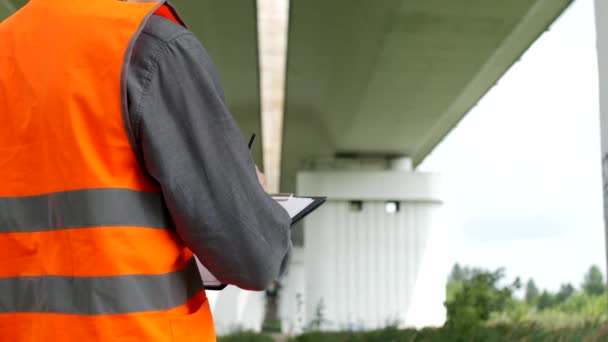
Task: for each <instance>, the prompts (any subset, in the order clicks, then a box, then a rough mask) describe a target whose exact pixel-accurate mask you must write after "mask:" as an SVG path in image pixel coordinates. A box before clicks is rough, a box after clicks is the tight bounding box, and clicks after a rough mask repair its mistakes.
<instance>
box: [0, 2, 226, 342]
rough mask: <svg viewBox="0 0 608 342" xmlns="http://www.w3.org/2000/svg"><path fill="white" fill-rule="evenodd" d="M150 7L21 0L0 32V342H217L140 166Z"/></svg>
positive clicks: (184, 257) (195, 277)
mask: <svg viewBox="0 0 608 342" xmlns="http://www.w3.org/2000/svg"><path fill="white" fill-rule="evenodd" d="M155 12H156V13H157V14H159V15H163V16H165V17H168V18H169V19H171V20H173V21H174V22H178V23H179V22H180V21H179V20H178V19H177V17H176V16H175V15H174V14H173V12H172V11H171V10H170V9H169V8H168V7H166V5H165V4H164V3H163V2H160V3H130V2H121V1H117V0H86V1H80V0H53V1H49V0H31V1H30V2H29V3H28V4H27V5H25V6H24V7H23V8H22V9H21V10H20V11H18V12H17V13H15V14H14V15H13V16H11V17H9V18H8V19H6V20H5V21H4V22H2V23H0V340H1V341H28V342H29V341H184V342H188V341H215V333H214V330H213V321H212V317H211V311H210V308H209V304H208V301H207V299H206V296H205V291H204V289H203V285H202V282H201V279H200V276H199V274H198V270H197V268H196V264H195V263H194V259H193V255H192V252H190V251H189V249H188V248H187V247H186V246H184V244H183V243H182V242H181V240H180V239H179V238H178V237H177V235H176V234H175V232H174V230H173V229H172V227H171V222H170V219H169V218H168V217H167V214H166V212H165V209H164V205H163V201H162V196H161V195H160V190H159V188H158V186H157V185H156V184H155V183H154V182H153V181H151V180H150V179H149V178H147V177H146V176H145V175H144V173H143V172H142V170H141V169H140V165H139V163H138V161H137V158H136V156H135V153H134V148H135V147H134V146H133V143H132V142H131V141H130V138H129V135H128V133H127V132H128V130H129V129H130V127H129V125H130V123H129V120H128V119H127V117H126V110H127V104H126V75H127V73H126V72H127V71H126V68H127V67H128V61H129V58H130V55H131V48H132V46H133V44H134V41H135V39H136V37H137V35H138V34H139V32H140V31H141V29H142V27H143V25H144V24H145V22H146V20H147V19H148V18H149V16H150V15H152V14H153V13H155Z"/></svg>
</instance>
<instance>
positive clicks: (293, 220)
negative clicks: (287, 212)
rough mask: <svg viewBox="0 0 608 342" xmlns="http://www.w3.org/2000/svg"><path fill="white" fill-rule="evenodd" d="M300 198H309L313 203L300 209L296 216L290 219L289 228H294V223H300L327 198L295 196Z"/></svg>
mask: <svg viewBox="0 0 608 342" xmlns="http://www.w3.org/2000/svg"><path fill="white" fill-rule="evenodd" d="M297 197H300V198H311V199H312V200H313V201H312V203H310V204H309V205H308V206H306V208H304V209H302V210H301V211H300V212H299V213H298V214H297V215H296V216H294V217H292V218H291V226H292V227H293V226H295V225H296V223H298V222H299V221H301V220H302V219H303V218H305V217H306V216H308V214H310V213H312V212H313V211H315V210H316V209H317V208H318V207H320V206H321V205H322V204H323V203H325V201H326V200H327V197H317V196H297Z"/></svg>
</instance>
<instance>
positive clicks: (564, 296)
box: [555, 284, 576, 304]
mask: <svg viewBox="0 0 608 342" xmlns="http://www.w3.org/2000/svg"><path fill="white" fill-rule="evenodd" d="M575 291H576V290H575V289H574V286H572V284H562V285H561V286H560V288H559V292H557V294H556V295H555V304H561V303H563V302H565V301H566V300H568V298H570V297H572V295H573V294H574V292H575Z"/></svg>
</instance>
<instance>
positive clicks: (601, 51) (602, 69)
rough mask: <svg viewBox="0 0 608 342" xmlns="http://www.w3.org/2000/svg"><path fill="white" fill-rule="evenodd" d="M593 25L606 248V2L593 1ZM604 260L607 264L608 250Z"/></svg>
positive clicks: (607, 50) (607, 143)
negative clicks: (598, 100)
mask: <svg viewBox="0 0 608 342" xmlns="http://www.w3.org/2000/svg"><path fill="white" fill-rule="evenodd" d="M595 23H596V27H597V35H596V36H597V52H598V56H597V57H598V58H597V60H598V70H599V80H600V84H599V89H600V127H601V135H602V140H601V141H602V170H603V172H602V175H603V185H604V224H605V226H606V246H608V1H606V0H595ZM606 260H607V263H608V249H607V254H606Z"/></svg>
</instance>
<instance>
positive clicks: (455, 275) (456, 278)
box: [448, 263, 465, 283]
mask: <svg viewBox="0 0 608 342" xmlns="http://www.w3.org/2000/svg"><path fill="white" fill-rule="evenodd" d="M463 280H465V274H464V271H463V269H462V268H461V267H460V265H459V264H458V263H455V264H454V267H452V272H450V276H449V277H448V283H455V282H461V281H463Z"/></svg>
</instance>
